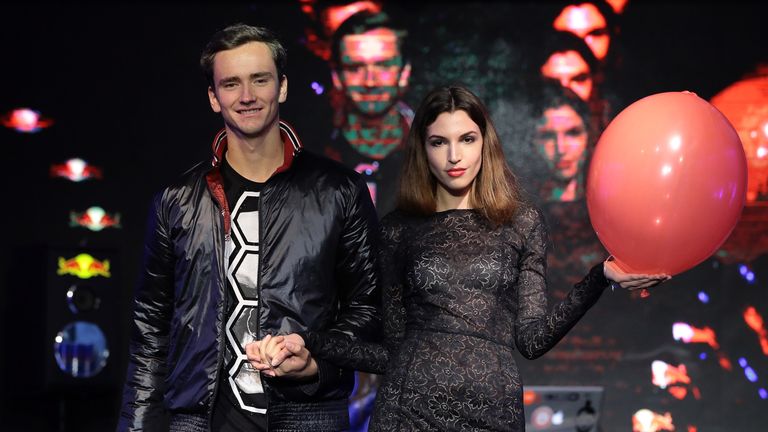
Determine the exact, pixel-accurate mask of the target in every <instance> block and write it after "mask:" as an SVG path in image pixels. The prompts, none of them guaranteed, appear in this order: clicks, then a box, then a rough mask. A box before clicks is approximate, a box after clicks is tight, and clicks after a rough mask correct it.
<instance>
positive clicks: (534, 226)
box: [515, 210, 608, 359]
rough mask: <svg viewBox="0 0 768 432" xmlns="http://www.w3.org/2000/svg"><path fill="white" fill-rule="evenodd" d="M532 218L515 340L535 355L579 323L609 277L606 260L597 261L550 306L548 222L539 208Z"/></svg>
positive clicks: (522, 265)
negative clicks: (545, 222) (566, 293)
mask: <svg viewBox="0 0 768 432" xmlns="http://www.w3.org/2000/svg"><path fill="white" fill-rule="evenodd" d="M528 220H529V222H531V223H530V226H531V229H530V230H528V233H527V235H526V241H525V246H524V251H523V254H522V256H521V260H520V276H519V279H518V285H517V293H518V294H517V295H518V313H517V320H516V322H515V344H516V345H517V349H518V350H519V351H520V353H521V354H522V355H523V356H524V357H525V358H527V359H534V358H537V357H539V356H541V355H543V354H545V353H546V352H547V351H549V350H550V349H551V348H552V347H554V346H555V345H556V344H557V343H558V342H559V341H560V339H562V338H563V337H564V336H565V335H566V334H567V333H568V331H570V329H571V328H573V326H574V325H576V323H577V322H578V321H579V319H581V317H582V316H584V314H586V313H587V311H588V310H589V308H591V307H592V306H593V305H594V304H595V303H596V302H597V300H598V299H599V298H600V295H601V294H602V293H603V290H604V289H605V288H606V287H607V286H608V280H607V279H606V278H605V276H604V275H603V263H599V264H597V265H595V266H594V267H593V268H592V269H591V270H590V272H589V274H587V276H585V277H584V279H583V280H582V281H580V282H579V283H577V284H576V285H574V287H573V288H572V289H571V290H570V291H569V292H568V295H566V297H565V298H564V299H563V300H561V301H560V302H558V303H557V304H555V305H554V307H553V308H552V310H549V307H548V295H547V286H546V285H547V283H546V271H547V269H546V267H547V249H546V245H547V243H548V239H547V231H546V225H545V224H544V221H543V218H542V216H541V214H540V213H539V212H537V211H533V210H531V211H529V212H528Z"/></svg>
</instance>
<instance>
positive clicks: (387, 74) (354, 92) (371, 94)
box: [333, 28, 410, 116]
mask: <svg viewBox="0 0 768 432" xmlns="http://www.w3.org/2000/svg"><path fill="white" fill-rule="evenodd" d="M339 51H340V64H339V66H338V69H339V70H338V72H336V71H335V72H334V73H333V81H334V85H335V86H336V87H337V88H338V89H340V90H343V91H344V93H345V95H346V97H347V99H349V100H350V101H351V102H352V104H353V106H354V107H355V109H356V110H358V111H359V112H360V113H362V114H364V115H369V116H376V115H380V114H383V113H384V112H386V111H387V110H388V109H389V108H390V107H391V106H392V105H394V104H395V102H397V99H398V98H399V96H400V91H401V89H402V88H404V87H406V86H407V85H408V76H409V74H410V66H409V65H404V64H403V57H402V54H401V53H400V48H399V46H398V43H397V35H396V34H395V32H394V31H392V30H391V29H387V28H378V29H373V30H370V31H367V32H365V33H362V34H352V35H347V36H344V37H343V38H342V39H341V46H340V50H339Z"/></svg>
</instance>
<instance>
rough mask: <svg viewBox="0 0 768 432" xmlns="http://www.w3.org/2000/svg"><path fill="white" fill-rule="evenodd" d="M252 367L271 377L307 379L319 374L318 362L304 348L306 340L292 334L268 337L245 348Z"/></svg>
mask: <svg viewBox="0 0 768 432" xmlns="http://www.w3.org/2000/svg"><path fill="white" fill-rule="evenodd" d="M245 353H246V355H247V356H248V361H250V363H251V366H253V367H254V368H255V369H258V370H259V371H261V372H262V373H263V374H264V375H267V376H270V377H286V378H307V377H311V376H313V375H315V374H317V362H316V361H315V359H313V358H312V356H311V354H310V352H309V351H308V350H307V349H306V348H305V347H304V339H302V338H301V336H299V335H297V334H295V333H292V334H289V335H285V336H272V335H267V336H266V337H265V338H264V339H262V340H260V341H255V342H251V343H249V344H248V345H246V346H245Z"/></svg>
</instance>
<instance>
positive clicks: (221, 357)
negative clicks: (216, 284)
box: [208, 209, 230, 431]
mask: <svg viewBox="0 0 768 432" xmlns="http://www.w3.org/2000/svg"><path fill="white" fill-rule="evenodd" d="M219 214H220V215H221V220H222V229H223V227H224V217H226V215H225V212H224V210H223V209H222V210H221V211H220V212H219ZM229 239H230V233H224V241H223V244H222V245H221V246H222V247H221V248H220V249H219V268H220V269H221V271H220V272H219V275H220V276H221V280H222V281H223V282H224V283H223V285H222V288H223V289H222V291H223V292H222V298H223V301H224V305H223V306H222V309H221V314H222V315H226V312H227V307H228V306H229V305H228V304H227V303H228V298H229V296H228V295H227V275H226V273H227V270H226V267H227V265H228V264H226V263H224V254H225V253H226V250H227V241H229ZM216 314H217V315H218V314H219V312H218V311H217V312H216ZM220 321H221V325H222V326H223V328H221V329H219V330H220V332H219V335H218V337H219V354H218V355H217V356H216V357H217V359H216V372H215V373H214V376H215V378H214V381H213V394H212V397H211V402H210V403H209V404H208V430H209V431H211V430H213V409H214V406H215V405H216V397H217V396H218V394H219V382H220V380H221V368H222V366H223V364H224V350H225V349H227V347H226V345H225V343H226V331H227V328H226V327H227V323H226V320H225V319H223V317H222V319H221V320H220Z"/></svg>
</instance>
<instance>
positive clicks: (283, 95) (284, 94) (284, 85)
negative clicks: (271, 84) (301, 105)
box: [277, 75, 288, 103]
mask: <svg viewBox="0 0 768 432" xmlns="http://www.w3.org/2000/svg"><path fill="white" fill-rule="evenodd" d="M286 99H288V77H287V76H285V75H283V79H281V80H280V95H279V97H278V99H277V100H278V101H279V102H280V103H283V102H285V100H286Z"/></svg>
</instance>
